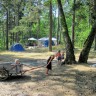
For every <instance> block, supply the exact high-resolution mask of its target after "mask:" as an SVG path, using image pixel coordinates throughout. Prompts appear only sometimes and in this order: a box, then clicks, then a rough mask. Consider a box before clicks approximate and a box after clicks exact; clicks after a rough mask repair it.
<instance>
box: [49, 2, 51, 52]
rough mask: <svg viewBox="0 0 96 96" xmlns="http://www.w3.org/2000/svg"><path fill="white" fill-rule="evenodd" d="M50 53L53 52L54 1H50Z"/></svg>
mask: <svg viewBox="0 0 96 96" xmlns="http://www.w3.org/2000/svg"><path fill="white" fill-rule="evenodd" d="M49 51H52V1H51V0H50V33H49Z"/></svg>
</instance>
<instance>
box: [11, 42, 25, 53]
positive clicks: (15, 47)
mask: <svg viewBox="0 0 96 96" xmlns="http://www.w3.org/2000/svg"><path fill="white" fill-rule="evenodd" d="M10 51H19V52H21V51H24V48H23V46H22V45H21V44H20V43H16V44H13V45H12V46H11V48H10Z"/></svg>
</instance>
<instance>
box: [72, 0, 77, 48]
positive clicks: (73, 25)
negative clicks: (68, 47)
mask: <svg viewBox="0 0 96 96" xmlns="http://www.w3.org/2000/svg"><path fill="white" fill-rule="evenodd" d="M75 2H76V0H74V3H73V18H72V44H73V47H74V31H75Z"/></svg>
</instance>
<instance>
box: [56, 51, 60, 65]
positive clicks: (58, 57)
mask: <svg viewBox="0 0 96 96" xmlns="http://www.w3.org/2000/svg"><path fill="white" fill-rule="evenodd" d="M56 58H57V60H58V64H61V53H60V50H59V51H58V52H57V53H56Z"/></svg>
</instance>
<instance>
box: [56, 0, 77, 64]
mask: <svg viewBox="0 0 96 96" xmlns="http://www.w3.org/2000/svg"><path fill="white" fill-rule="evenodd" d="M57 2H58V6H59V10H60V15H61V24H62V27H63V32H62V34H63V38H64V41H65V47H66V58H65V62H64V63H66V64H72V63H76V61H75V55H74V50H73V45H72V42H71V39H70V37H69V34H68V27H67V24H66V19H65V14H64V12H63V7H62V4H61V0H57Z"/></svg>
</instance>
